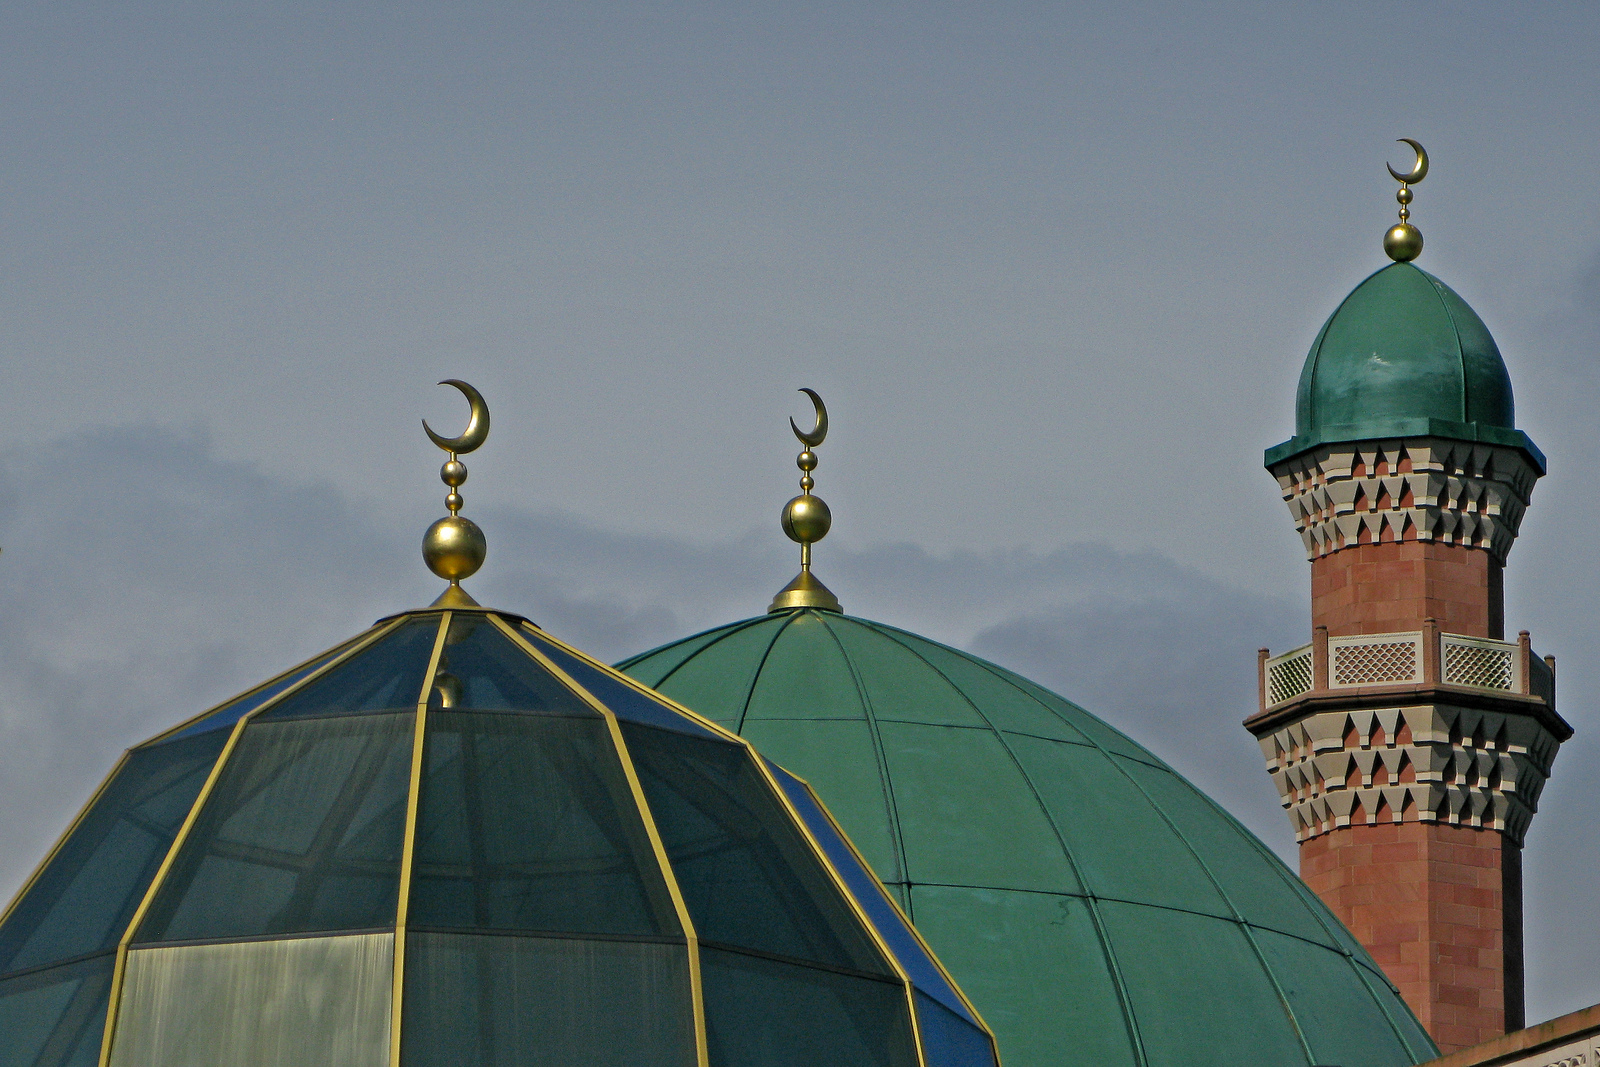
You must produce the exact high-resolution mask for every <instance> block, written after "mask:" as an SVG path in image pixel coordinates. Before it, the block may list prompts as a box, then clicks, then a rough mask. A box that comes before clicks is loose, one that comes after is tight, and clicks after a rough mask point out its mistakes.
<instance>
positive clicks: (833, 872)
mask: <svg viewBox="0 0 1600 1067" xmlns="http://www.w3.org/2000/svg"><path fill="white" fill-rule="evenodd" d="M502 625H503V624H502ZM525 625H531V624H525ZM507 629H508V630H509V627H507ZM539 636H540V638H541V639H542V640H545V641H549V642H550V643H551V644H553V645H555V646H556V647H557V648H560V649H561V650H562V651H564V652H566V653H568V654H569V655H571V656H572V657H573V658H574V659H576V660H578V661H579V662H581V663H586V664H588V665H589V666H591V667H594V668H596V669H597V670H599V671H600V672H601V673H603V674H605V675H607V676H608V677H611V678H613V679H615V680H616V681H619V682H622V683H624V684H626V685H627V686H628V687H629V688H630V689H633V690H635V691H637V692H638V693H639V694H640V695H642V696H645V697H648V698H649V699H651V700H655V701H657V702H658V703H661V704H664V705H665V706H666V707H668V708H669V709H670V710H672V711H676V712H678V713H679V714H681V715H683V716H684V717H685V718H687V719H688V720H690V721H691V722H693V723H695V724H696V725H699V726H703V727H705V728H706V729H708V730H711V731H713V732H715V733H716V734H718V735H720V736H721V737H724V738H726V739H727V740H728V741H730V742H732V743H734V744H736V745H738V746H739V747H740V748H742V749H744V750H745V754H746V755H747V756H748V757H749V758H750V759H751V760H753V761H754V762H755V765H756V768H757V769H758V770H759V771H760V772H761V776H762V778H763V780H764V781H765V782H766V783H767V788H768V789H769V790H770V791H771V792H772V793H773V794H774V795H775V796H776V797H777V799H778V803H779V804H780V805H781V806H782V807H783V810H784V811H786V812H788V814H789V818H790V820H791V821H792V822H793V823H794V825H795V826H796V827H798V828H799V830H800V832H801V834H803V835H804V837H805V841H806V844H807V845H809V846H810V848H811V853H812V855H813V856H814V857H815V858H816V860H817V861H818V862H819V863H821V864H822V866H823V868H824V869H825V870H826V871H827V872H828V877H829V878H830V879H831V880H832V882H833V884H834V887H835V888H836V889H837V890H838V891H839V892H840V893H842V894H843V895H844V898H845V900H846V901H847V902H848V904H849V907H850V910H851V912H852V913H853V914H854V915H855V916H856V918H857V921H858V922H860V923H861V925H862V926H863V927H865V928H866V931H867V934H868V936H869V937H870V938H871V939H872V941H873V943H874V944H875V945H877V947H878V951H879V952H880V953H882V955H883V958H884V960H885V961H886V962H887V963H888V964H889V966H890V967H892V968H893V969H894V971H895V973H896V974H898V975H899V976H900V979H901V983H902V984H903V985H904V987H905V991H906V1002H907V1008H908V1010H909V1011H910V1013H911V1028H912V1030H911V1032H912V1035H913V1040H914V1041H915V1044H916V1051H917V1062H918V1064H919V1065H920V1067H926V1060H925V1058H924V1055H923V1050H922V1037H921V1025H920V1023H919V1022H918V1021H917V1011H916V998H915V990H916V986H915V984H914V983H913V982H912V981H911V976H910V974H909V973H908V972H907V971H906V969H905V967H904V966H903V965H902V964H901V962H900V958H899V957H898V956H896V955H895V953H894V951H893V950H892V949H891V948H890V947H889V943H888V941H887V940H886V939H885V938H884V937H883V934H882V933H881V932H880V931H879V930H878V927H877V924H876V923H874V922H873V921H872V919H871V917H869V916H868V915H867V913H866V911H865V910H864V909H863V908H862V907H861V902H860V901H858V900H857V899H856V896H855V894H854V893H852V892H851V891H850V885H849V883H848V882H846V881H845V880H844V876H843V875H842V874H841V873H840V872H839V869H838V868H837V867H835V866H834V865H833V861H832V860H830V859H829V858H828V854H827V853H826V852H825V851H823V848H822V844H821V842H819V841H818V840H817V839H816V836H815V835H814V834H812V832H811V828H810V827H809V826H807V825H806V821H805V819H803V818H802V817H801V816H800V812H799V809H797V808H796V807H795V806H794V802H793V801H791V800H790V799H789V796H788V794H787V793H785V792H784V791H783V787H782V786H781V785H779V784H778V780H777V778H776V777H774V776H773V774H772V771H771V769H770V768H768V767H767V764H766V759H765V758H764V757H763V756H762V755H761V753H760V752H758V751H757V750H756V747H755V746H754V745H753V744H751V743H750V742H749V741H748V740H746V739H745V738H743V737H741V736H739V735H738V734H736V733H734V732H733V731H731V730H729V729H727V728H726V727H723V726H721V725H719V724H717V723H714V722H712V721H711V720H710V719H707V718H705V717H704V716H702V715H700V714H699V713H698V712H695V711H693V710H692V709H690V708H687V707H685V706H684V705H682V704H680V703H678V702H677V701H676V700H673V699H672V698H671V697H669V696H666V695H665V694H663V693H660V692H657V691H656V690H654V689H651V688H650V687H648V686H646V685H644V684H643V683H642V682H640V681H638V680H637V679H635V678H632V677H630V676H629V675H627V674H624V673H623V672H621V671H619V670H617V669H616V668H615V667H611V666H609V665H607V664H604V663H601V662H599V661H598V660H596V659H595V658H594V657H592V656H590V655H588V654H587V653H585V652H581V651H579V650H578V649H576V648H573V647H572V646H571V645H569V644H567V643H566V642H565V641H562V640H560V639H558V638H555V637H551V636H550V635H549V634H547V633H545V632H544V631H543V630H540V631H539ZM522 644H523V646H524V647H526V648H528V649H530V650H531V651H532V652H533V653H534V655H535V656H536V657H537V658H538V660H539V662H540V663H542V664H548V665H549V666H550V667H551V669H553V670H555V671H557V672H558V673H560V674H561V676H562V677H563V678H565V677H566V675H565V673H564V672H561V671H560V668H558V667H556V666H555V665H554V664H553V663H550V661H549V659H548V658H547V657H545V656H544V655H542V654H540V653H539V651H538V650H537V649H535V648H533V646H532V645H530V644H528V642H527V641H526V640H523V642H522ZM574 684H576V683H574ZM591 699H593V698H591ZM601 706H602V707H603V705H601ZM606 713H607V714H611V712H610V711H609V709H607V711H606ZM785 773H787V772H785ZM795 780H796V781H800V782H802V784H804V785H805V786H806V791H807V792H808V793H810V794H811V796H812V798H813V799H816V792H815V790H813V789H812V788H811V786H810V784H809V783H806V782H805V781H804V779H801V778H800V777H799V776H798V775H795ZM817 803H818V807H820V808H821V809H822V811H823V813H824V814H825V815H827V818H828V821H829V822H830V823H831V824H832V825H833V827H834V829H835V830H838V831H839V836H840V837H841V838H842V839H843V840H844V842H845V843H846V844H847V845H849V847H850V850H851V852H852V853H854V854H855V856H856V857H857V859H858V860H859V859H860V857H861V853H860V852H858V851H856V848H855V846H854V845H853V844H851V842H850V839H849V838H848V837H845V835H844V831H843V830H839V824H838V822H837V821H836V820H835V819H834V818H833V815H832V814H831V813H829V812H828V810H827V808H826V807H823V806H822V803H821V801H820V800H818V801H817ZM861 864H862V866H863V867H864V868H865V869H866V871H867V873H868V874H869V875H871V876H872V879H873V881H874V882H876V883H877V884H878V890H879V892H880V893H882V894H883V896H884V899H886V900H887V901H888V902H889V905H890V907H892V908H894V910H895V912H896V913H897V914H899V915H900V917H901V918H905V912H904V911H903V910H901V908H900V906H899V905H898V904H896V903H895V900H894V898H893V897H892V896H889V894H888V892H887V891H886V890H884V888H883V883H882V882H881V881H879V880H878V877H877V875H876V874H874V873H873V871H872V867H871V866H870V865H868V864H867V863H866V861H865V860H861ZM906 926H907V927H908V928H910V929H912V930H913V931H915V929H916V928H915V927H914V926H912V925H911V921H910V920H909V919H906ZM917 942H918V944H920V945H921V946H922V948H923V950H924V951H926V952H927V954H928V958H930V959H932V960H933V961H934V963H935V965H936V966H938V968H939V972H940V973H941V974H943V975H944V976H945V979H946V980H947V981H948V982H949V983H950V987H951V988H952V989H954V990H955V991H956V995H957V996H959V997H961V1000H962V1003H964V1004H966V1005H967V1007H968V1008H969V1009H971V1008H972V1003H971V1001H969V1000H968V999H967V997H966V994H964V993H962V992H961V987H960V986H958V985H956V983H955V981H954V979H952V978H950V974H949V972H948V971H946V970H945V969H944V965H943V964H941V963H939V962H938V957H937V956H935V955H934V954H933V952H932V950H931V949H929V948H928V945H927V942H925V941H923V940H922V938H921V936H920V935H918V936H917ZM972 1017H973V1018H974V1019H977V1020H978V1021H979V1025H980V1026H981V1027H982V1028H983V1030H984V1031H985V1032H986V1033H987V1034H988V1036H989V1041H990V1044H991V1045H992V1046H995V1047H996V1052H995V1056H996V1063H997V1064H998V1063H999V1052H998V1047H997V1043H996V1042H995V1038H994V1031H992V1030H990V1029H989V1024H988V1023H986V1022H983V1019H982V1017H981V1016H980V1015H979V1014H978V1013H977V1011H976V1010H973V1011H972Z"/></svg>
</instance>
